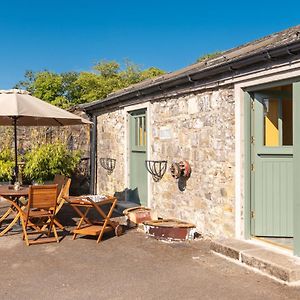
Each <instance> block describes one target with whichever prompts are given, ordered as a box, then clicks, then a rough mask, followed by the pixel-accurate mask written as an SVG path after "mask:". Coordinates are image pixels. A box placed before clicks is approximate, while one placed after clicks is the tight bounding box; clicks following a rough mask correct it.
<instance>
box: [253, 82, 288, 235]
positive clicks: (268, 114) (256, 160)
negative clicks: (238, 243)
mask: <svg viewBox="0 0 300 300" xmlns="http://www.w3.org/2000/svg"><path fill="white" fill-rule="evenodd" d="M251 234H252V235H254V236H265V237H293V97H292V85H287V86H281V87H276V88H269V89H265V90H261V91H259V92H256V93H254V94H253V104H252V111H251Z"/></svg>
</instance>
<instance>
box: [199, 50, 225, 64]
mask: <svg viewBox="0 0 300 300" xmlns="http://www.w3.org/2000/svg"><path fill="white" fill-rule="evenodd" d="M221 53H222V51H216V52H212V53H207V54H204V55H202V56H200V57H199V58H198V59H197V61H196V62H203V61H206V60H209V59H212V58H215V57H217V56H219V55H220V54H221Z"/></svg>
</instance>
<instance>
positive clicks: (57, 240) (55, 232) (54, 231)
mask: <svg viewBox="0 0 300 300" xmlns="http://www.w3.org/2000/svg"><path fill="white" fill-rule="evenodd" d="M53 233H54V236H55V239H56V242H57V243H59V239H58V235H57V231H56V228H55V225H54V224H53Z"/></svg>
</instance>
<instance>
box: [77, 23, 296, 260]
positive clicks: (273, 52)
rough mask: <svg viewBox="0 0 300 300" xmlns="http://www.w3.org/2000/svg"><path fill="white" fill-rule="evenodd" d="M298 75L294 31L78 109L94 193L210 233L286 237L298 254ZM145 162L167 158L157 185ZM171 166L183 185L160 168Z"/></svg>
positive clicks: (253, 43) (280, 34) (246, 46)
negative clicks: (86, 122) (120, 197)
mask: <svg viewBox="0 0 300 300" xmlns="http://www.w3.org/2000/svg"><path fill="white" fill-rule="evenodd" d="M299 78H300V26H296V27H293V28H290V29H288V30H285V31H283V32H280V33H276V34H272V35H270V36H267V37H264V38H262V39H259V40H256V41H254V42H251V43H248V44H245V45H242V46H240V47H237V48H235V49H231V50H228V51H225V52H222V53H221V54H220V55H218V56H216V57H214V58H211V59H207V60H204V61H202V62H199V63H196V64H193V65H191V66H188V67H186V68H184V69H182V70H179V71H176V72H172V73H169V74H166V75H163V76H160V77H157V78H154V79H151V80H146V81H144V82H141V83H139V84H136V85H133V86H130V87H128V88H126V89H123V90H120V91H118V92H116V93H113V94H111V95H109V96H108V97H107V98H106V99H100V100H99V101H95V102H92V103H90V104H87V105H84V106H83V108H84V110H85V111H86V113H87V114H89V115H90V116H91V117H92V118H93V121H94V123H95V126H94V129H93V133H92V148H91V149H92V151H91V161H92V174H91V176H92V185H93V188H94V192H98V193H115V192H122V191H125V196H126V199H127V200H130V201H137V202H139V203H140V204H142V205H146V206H148V207H151V208H153V209H156V210H157V212H158V214H159V215H160V216H162V217H167V218H173V217H174V218H179V219H182V220H185V221H189V222H193V223H195V224H196V226H197V229H198V231H199V232H201V233H202V234H204V235H207V236H211V237H237V238H242V239H249V238H251V237H267V238H270V239H277V238H280V241H282V240H284V241H291V240H292V241H293V244H294V253H295V254H298V255H299V254H300V218H299V217H296V216H297V215H300V197H297V195H299V194H300V185H299V184H297V180H298V178H300V176H299V175H300V118H299V117H297V116H298V115H300V81H299ZM109 159H115V160H116V161H115V168H114V169H113V171H112V172H108V171H107V170H106V169H105V167H106V165H107V164H108V162H109ZM145 160H152V161H164V160H166V161H167V162H168V167H167V171H166V173H165V174H164V176H163V177H162V179H161V180H159V181H154V180H153V179H152V177H151V175H150V174H149V173H148V172H147V170H146V167H145ZM179 161H188V162H189V163H190V166H191V169H192V173H191V176H190V178H189V179H188V180H186V181H185V182H184V186H182V182H181V181H180V180H178V179H174V178H173V177H172V176H171V173H170V171H169V167H170V165H171V164H172V163H173V162H179ZM294 216H295V217H294ZM282 238H284V239H282ZM278 241H279V239H278Z"/></svg>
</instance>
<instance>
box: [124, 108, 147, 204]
mask: <svg viewBox="0 0 300 300" xmlns="http://www.w3.org/2000/svg"><path fill="white" fill-rule="evenodd" d="M141 109H145V110H146V124H147V148H146V151H147V153H146V154H147V160H150V159H151V152H150V149H151V147H150V142H151V137H150V136H151V133H152V130H151V122H150V118H151V110H150V102H145V103H141V104H136V105H130V106H126V107H124V121H125V123H124V127H125V155H124V167H125V172H124V176H125V178H124V182H125V187H126V188H128V187H129V183H130V123H129V119H130V113H131V112H133V111H136V110H141ZM147 195H148V197H147V198H148V199H147V206H148V207H151V204H152V189H151V176H150V174H149V172H147Z"/></svg>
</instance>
